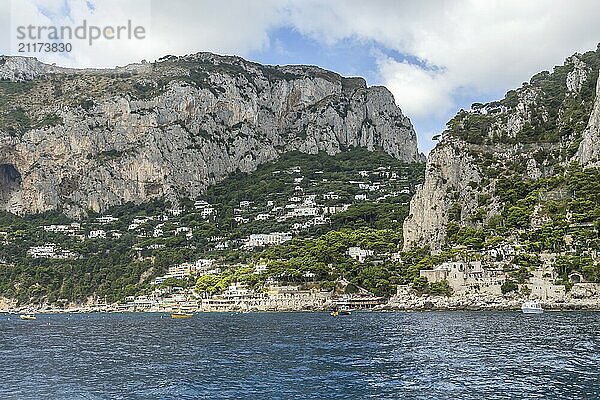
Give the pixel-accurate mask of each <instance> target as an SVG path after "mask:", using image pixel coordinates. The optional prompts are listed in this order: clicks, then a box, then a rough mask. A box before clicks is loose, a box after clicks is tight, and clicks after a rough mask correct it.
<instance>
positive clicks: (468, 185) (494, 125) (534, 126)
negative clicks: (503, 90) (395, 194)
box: [404, 47, 600, 251]
mask: <svg viewBox="0 0 600 400" xmlns="http://www.w3.org/2000/svg"><path fill="white" fill-rule="evenodd" d="M598 69H600V47H599V49H598V50H596V51H592V52H588V53H585V54H576V55H574V56H572V57H569V58H568V59H567V60H566V61H565V63H564V65H562V66H557V67H555V69H554V71H553V72H552V73H550V72H547V71H545V72H542V73H539V74H537V75H535V76H534V77H533V78H532V79H531V81H530V82H528V83H524V84H523V87H521V88H519V89H517V90H512V91H509V92H508V93H507V94H506V97H505V98H504V99H502V100H500V101H495V102H491V103H488V104H480V103H475V104H473V106H472V108H471V110H469V111H464V110H461V111H460V112H459V113H458V114H457V115H456V117H454V118H453V119H452V120H451V121H450V122H449V123H448V129H447V130H446V131H445V132H444V133H443V135H442V139H441V141H440V143H438V145H437V146H436V147H435V148H434V149H433V150H432V151H431V153H430V156H429V160H428V164H427V169H426V174H425V182H424V184H423V186H422V187H421V188H420V189H419V190H418V191H417V193H416V195H415V196H414V198H413V199H412V201H411V204H410V214H409V216H408V218H407V219H406V220H405V223H404V248H405V249H406V250H407V249H409V248H411V247H413V246H423V245H429V246H430V247H431V249H432V250H434V251H439V250H440V249H441V248H442V247H444V245H445V244H447V230H448V227H449V224H450V223H453V224H455V225H456V226H461V227H464V226H467V227H473V228H480V227H483V226H485V225H486V224H487V223H488V222H489V221H490V219H492V218H494V217H495V216H497V215H498V214H499V212H500V211H501V210H502V207H503V204H502V202H501V200H500V198H499V197H500V196H499V195H498V190H499V189H498V188H497V185H498V182H499V181H502V180H507V179H514V178H515V177H522V178H524V179H531V180H537V179H539V178H543V177H548V176H552V175H553V174H555V173H557V172H556V171H560V170H563V169H564V167H565V166H566V165H567V164H568V163H569V162H570V161H571V160H581V162H582V163H583V164H584V165H597V164H598V162H599V160H600V158H599V155H600V138H599V135H600V134H599V126H600V96H598V94H599V93H600V82H598V84H597V83H596V82H597V81H598ZM534 220H535V216H533V217H532V223H535V221H534Z"/></svg>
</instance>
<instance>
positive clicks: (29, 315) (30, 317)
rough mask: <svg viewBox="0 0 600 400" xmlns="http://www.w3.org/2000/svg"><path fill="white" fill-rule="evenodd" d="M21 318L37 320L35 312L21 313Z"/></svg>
mask: <svg viewBox="0 0 600 400" xmlns="http://www.w3.org/2000/svg"><path fill="white" fill-rule="evenodd" d="M19 318H21V319H22V320H25V321H35V320H36V319H37V318H36V317H35V315H33V314H21V315H19Z"/></svg>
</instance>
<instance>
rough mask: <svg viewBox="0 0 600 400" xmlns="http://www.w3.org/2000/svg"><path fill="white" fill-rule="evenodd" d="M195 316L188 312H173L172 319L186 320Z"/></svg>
mask: <svg viewBox="0 0 600 400" xmlns="http://www.w3.org/2000/svg"><path fill="white" fill-rule="evenodd" d="M193 316H194V314H193V313H186V312H181V311H178V312H172V313H171V318H175V319H184V318H192V317H193Z"/></svg>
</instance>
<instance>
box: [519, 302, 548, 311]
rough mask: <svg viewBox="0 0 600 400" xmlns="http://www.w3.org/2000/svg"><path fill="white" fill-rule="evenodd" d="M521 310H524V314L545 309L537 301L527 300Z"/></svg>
mask: <svg viewBox="0 0 600 400" xmlns="http://www.w3.org/2000/svg"><path fill="white" fill-rule="evenodd" d="M521 311H523V314H541V313H543V312H544V309H543V308H542V305H541V304H540V303H538V302H537V301H526V302H524V303H523V305H521Z"/></svg>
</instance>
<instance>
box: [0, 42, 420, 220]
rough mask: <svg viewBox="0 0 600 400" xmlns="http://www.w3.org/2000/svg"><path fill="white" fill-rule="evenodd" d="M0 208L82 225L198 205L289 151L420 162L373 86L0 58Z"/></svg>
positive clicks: (190, 62)
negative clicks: (202, 197)
mask: <svg viewBox="0 0 600 400" xmlns="http://www.w3.org/2000/svg"><path fill="white" fill-rule="evenodd" d="M0 79H2V81H0V209H4V210H9V211H11V212H17V213H19V212H39V211H45V210H50V209H59V210H62V211H64V212H65V213H67V214H70V215H79V214H81V213H82V212H85V210H87V209H92V210H95V211H100V210H103V209H106V208H107V207H108V206H110V205H113V204H120V203H124V202H128V201H133V202H136V203H140V202H144V201H147V200H149V199H152V198H155V197H162V196H164V197H166V198H167V199H170V200H176V199H178V198H182V197H192V198H193V197H195V196H197V195H199V194H200V193H201V192H202V191H203V190H204V189H205V188H206V187H207V186H208V185H211V184H214V183H215V182H218V181H220V180H222V179H224V178H225V177H226V176H228V175H229V174H231V173H232V172H235V171H238V170H239V171H244V172H249V171H253V170H254V169H255V168H256V167H257V166H258V165H259V164H261V163H264V162H267V161H271V160H273V159H275V158H277V157H278V155H279V154H281V153H283V152H287V151H292V150H299V151H302V152H306V153H316V152H318V151H326V152H327V153H329V154H334V153H338V152H340V151H343V150H344V149H346V148H349V147H351V146H354V147H358V146H360V147H366V148H368V149H370V150H374V149H382V150H384V151H385V152H387V153H389V154H391V155H393V156H394V157H396V158H398V159H401V160H405V161H409V162H412V161H423V157H422V155H420V154H419V153H418V150H417V144H416V135H415V132H414V130H413V127H412V125H411V123H410V121H409V119H408V118H407V117H405V116H404V115H403V114H402V111H401V110H400V109H399V108H398V107H397V106H396V105H395V103H394V99H393V97H392V94H391V93H390V92H389V91H388V90H387V89H385V88H384V87H367V86H366V83H365V81H364V80H363V79H361V78H343V77H341V76H339V75H337V74H335V73H332V72H329V71H325V70H322V69H319V68H316V67H308V66H288V67H271V66H263V65H259V64H255V63H251V62H248V61H245V60H243V59H241V58H238V57H222V56H216V55H213V54H208V53H200V54H196V55H191V56H185V57H173V56H169V57H165V58H163V59H161V60H159V61H158V62H155V63H145V62H143V63H141V64H134V65H129V66H127V67H121V68H116V69H114V70H73V69H64V68H60V67H55V66H49V65H45V64H42V63H40V62H38V61H37V60H35V59H30V58H21V57H0Z"/></svg>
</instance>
